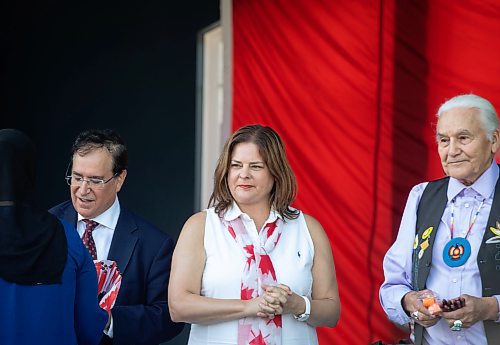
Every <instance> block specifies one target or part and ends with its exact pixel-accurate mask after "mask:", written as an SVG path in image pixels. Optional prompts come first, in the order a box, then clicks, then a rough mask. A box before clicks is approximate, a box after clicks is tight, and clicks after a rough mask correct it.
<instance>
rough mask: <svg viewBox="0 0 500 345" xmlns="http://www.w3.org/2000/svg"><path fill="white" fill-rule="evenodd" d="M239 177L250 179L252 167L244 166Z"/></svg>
mask: <svg viewBox="0 0 500 345" xmlns="http://www.w3.org/2000/svg"><path fill="white" fill-rule="evenodd" d="M239 176H240V178H241V179H247V178H250V167H249V166H243V167H242V168H241V169H240V173H239Z"/></svg>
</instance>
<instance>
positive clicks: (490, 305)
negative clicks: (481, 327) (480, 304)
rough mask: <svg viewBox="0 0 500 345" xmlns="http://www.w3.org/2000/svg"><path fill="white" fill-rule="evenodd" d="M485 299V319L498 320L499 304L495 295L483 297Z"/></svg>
mask: <svg viewBox="0 0 500 345" xmlns="http://www.w3.org/2000/svg"><path fill="white" fill-rule="evenodd" d="M483 300H484V301H485V304H486V306H485V308H484V310H486V317H485V320H492V321H498V319H499V313H500V311H499V305H498V303H499V302H498V300H497V298H496V297H483Z"/></svg>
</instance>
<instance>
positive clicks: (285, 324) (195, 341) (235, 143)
mask: <svg viewBox="0 0 500 345" xmlns="http://www.w3.org/2000/svg"><path fill="white" fill-rule="evenodd" d="M296 191H297V185H296V180H295V176H294V174H293V172H292V170H291V168H290V165H289V163H288V161H287V158H286V154H285V149H284V146H283V143H282V141H281V139H280V137H279V136H278V134H277V133H276V132H275V131H274V130H273V129H271V128H270V127H264V126H261V125H251V126H245V127H242V128H240V129H239V130H238V131H236V132H235V133H234V134H233V135H232V136H231V137H230V138H229V139H228V141H227V142H226V144H225V146H224V150H223V152H222V154H221V156H220V158H219V161H218V164H217V168H216V171H215V176H214V191H213V193H212V196H211V198H210V202H209V204H210V206H212V207H211V208H209V209H207V210H205V211H203V212H199V213H197V214H195V215H193V216H191V217H190V218H189V219H188V220H187V222H186V223H185V225H184V227H183V229H182V232H181V234H180V236H179V240H178V242H177V246H176V249H175V251H174V255H173V261H172V271H171V275H170V285H169V291H168V305H169V308H170V315H171V317H172V320H173V321H177V322H181V321H182V322H188V323H191V324H192V326H191V333H190V337H189V344H190V345H205V344H238V345H274V344H278V345H279V344H283V345H294V344H296V345H299V344H300V345H311V344H317V343H318V339H317V336H316V330H315V327H317V326H329V327H333V326H335V325H336V324H337V321H338V319H339V316H340V301H339V295H338V287H337V280H336V277H335V266H334V262H333V257H332V253H331V249H330V245H329V240H328V238H327V236H326V234H325V232H324V230H323V228H322V227H321V224H320V223H319V222H318V221H316V220H315V219H314V218H312V217H311V216H308V215H305V214H303V213H302V212H300V211H299V210H296V209H294V208H292V207H290V204H291V203H292V202H293V200H294V198H295V195H296Z"/></svg>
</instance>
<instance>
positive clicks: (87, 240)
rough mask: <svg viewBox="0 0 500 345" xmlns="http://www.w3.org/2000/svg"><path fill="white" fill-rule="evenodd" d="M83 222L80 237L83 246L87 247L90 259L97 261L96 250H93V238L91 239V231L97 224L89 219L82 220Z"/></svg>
mask: <svg viewBox="0 0 500 345" xmlns="http://www.w3.org/2000/svg"><path fill="white" fill-rule="evenodd" d="M83 221H84V222H85V232H84V233H83V236H82V241H83V244H84V245H85V247H87V250H88V251H89V253H90V255H91V256H92V259H94V260H97V250H96V249H95V242H94V238H93V237H92V231H94V229H95V228H96V226H98V225H99V223H97V222H94V221H93V220H90V219H83Z"/></svg>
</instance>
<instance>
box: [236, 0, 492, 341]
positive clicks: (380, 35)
mask: <svg viewBox="0 0 500 345" xmlns="http://www.w3.org/2000/svg"><path fill="white" fill-rule="evenodd" d="M232 5H233V40H234V42H233V44H234V47H233V49H234V51H233V54H234V55H233V59H234V61H233V85H232V88H233V116H232V128H233V129H237V128H239V127H241V126H243V125H247V124H253V123H260V124H263V125H269V126H271V127H273V128H274V129H275V130H276V131H277V132H278V133H279V134H280V135H281V136H282V138H283V139H284V142H285V144H286V149H287V153H288V157H289V160H290V162H291V165H292V168H293V170H294V171H295V173H296V175H297V179H298V184H299V194H298V197H297V200H296V202H295V204H294V205H295V206H296V207H298V208H300V209H302V210H303V211H304V212H306V213H308V214H311V215H312V216H314V217H315V218H317V219H318V220H319V221H320V222H321V224H322V225H323V227H324V229H325V231H326V233H327V234H328V237H329V239H330V243H331V246H332V250H333V254H334V258H335V263H336V270H337V278H338V284H339V290H340V299H341V303H342V312H341V317H340V321H339V323H338V324H337V326H336V327H335V328H333V329H329V328H320V329H319V330H318V332H319V337H320V343H321V344H323V345H330V344H360V345H365V344H370V343H372V342H374V341H376V340H380V339H382V340H384V341H386V342H394V341H396V340H397V339H401V338H404V337H406V334H405V333H403V332H401V331H399V330H398V329H397V328H396V327H395V326H394V325H392V324H391V323H390V322H389V321H387V318H386V316H385V313H384V312H383V310H382V308H381V307H380V303H379V298H378V289H379V287H380V284H381V283H382V281H383V272H382V259H383V256H384V254H385V252H386V251H387V249H388V248H389V246H390V245H391V244H392V242H393V241H394V239H395V236H396V233H397V231H398V227H399V221H400V217H401V214H402V210H403V208H404V205H405V201H406V197H407V195H408V192H409V191H410V189H411V187H412V186H413V185H414V184H416V183H418V182H421V181H424V180H428V179H432V178H437V177H441V176H442V169H441V165H440V162H439V157H438V155H437V152H436V147H435V139H434V132H433V125H434V124H435V115H434V114H435V112H436V110H437V108H438V107H439V105H440V104H441V103H442V102H443V101H445V100H446V99H448V98H450V97H452V96H454V95H457V94H461V93H469V92H473V93H477V94H479V95H482V96H483V97H486V98H488V99H489V100H490V101H492V103H493V104H494V105H496V106H497V107H500V83H499V82H498V77H499V76H500V63H499V62H500V44H499V39H500V20H499V19H498V18H500V5H499V3H498V1H489V0H483V1H479V2H478V1H472V0H462V1H454V0H446V1H445V0H432V1H430V0H428V1H426V0H420V1H361V0H343V1H340V0H328V1H321V0H293V1H290V0H233V3H232Z"/></svg>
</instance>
